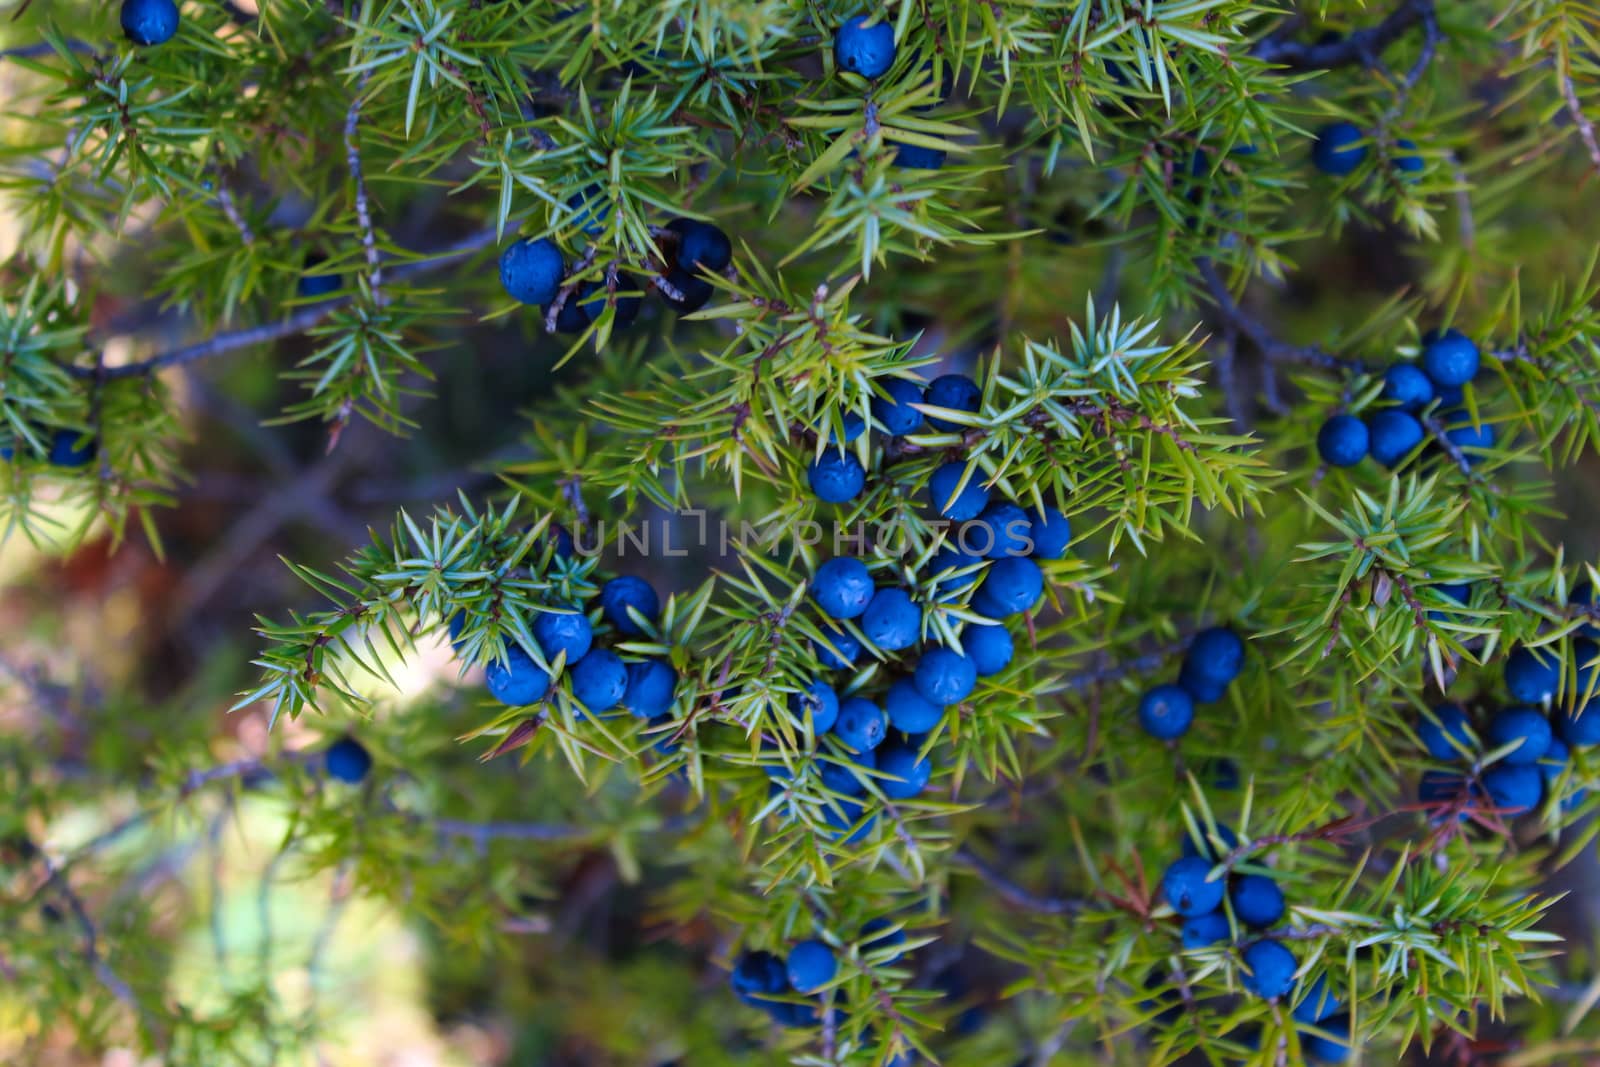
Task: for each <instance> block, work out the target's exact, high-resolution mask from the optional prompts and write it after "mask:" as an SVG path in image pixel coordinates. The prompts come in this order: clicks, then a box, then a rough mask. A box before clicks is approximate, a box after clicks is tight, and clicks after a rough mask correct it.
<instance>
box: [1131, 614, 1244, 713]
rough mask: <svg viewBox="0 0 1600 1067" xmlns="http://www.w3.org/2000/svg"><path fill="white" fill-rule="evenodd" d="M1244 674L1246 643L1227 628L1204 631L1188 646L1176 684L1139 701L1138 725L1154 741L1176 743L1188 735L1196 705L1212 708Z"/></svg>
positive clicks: (1169, 684)
mask: <svg viewBox="0 0 1600 1067" xmlns="http://www.w3.org/2000/svg"><path fill="white" fill-rule="evenodd" d="M1242 670H1244V642H1243V641H1242V640H1240V638H1239V635H1238V634H1236V633H1234V632H1233V631H1232V630H1230V629H1229V628H1228V627H1226V626H1213V627H1211V628H1210V629H1206V630H1201V631H1200V632H1199V633H1197V634H1195V635H1194V639H1193V640H1192V641H1190V642H1189V650H1188V651H1187V652H1186V653H1185V654H1184V657H1183V667H1182V668H1181V669H1180V670H1179V671H1178V681H1177V684H1171V683H1168V684H1166V685H1158V686H1156V687H1155V688H1154V689H1151V690H1149V691H1148V692H1146V693H1145V694H1144V696H1142V697H1140V698H1139V725H1140V726H1141V727H1143V728H1144V732H1145V733H1147V734H1149V735H1150V736H1151V737H1154V738H1157V739H1159V740H1162V741H1175V740H1177V739H1178V738H1180V737H1182V736H1183V735H1184V734H1186V733H1188V732H1189V726H1190V724H1191V723H1193V722H1194V709H1195V705H1196V704H1210V703H1213V702H1215V701H1218V700H1221V699H1222V694H1223V693H1225V692H1226V691H1227V689H1228V686H1229V685H1230V684H1231V683H1232V682H1233V680H1234V679H1235V678H1237V677H1239V672H1240V671H1242Z"/></svg>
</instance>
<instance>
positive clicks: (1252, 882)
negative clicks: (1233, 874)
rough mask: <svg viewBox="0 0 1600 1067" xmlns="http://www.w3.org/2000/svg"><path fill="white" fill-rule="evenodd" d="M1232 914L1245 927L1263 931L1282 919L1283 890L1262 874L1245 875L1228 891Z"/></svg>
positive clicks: (1235, 880) (1236, 879)
mask: <svg viewBox="0 0 1600 1067" xmlns="http://www.w3.org/2000/svg"><path fill="white" fill-rule="evenodd" d="M1228 901H1229V903H1231V904H1232V905H1233V914H1234V915H1235V916H1236V917H1237V918H1238V920H1239V921H1240V922H1242V923H1244V924H1245V925H1246V926H1253V927H1255V928H1256V929H1258V930H1264V929H1266V928H1267V927H1269V926H1272V925H1273V924H1275V923H1276V922H1277V921H1278V920H1279V919H1282V918H1283V912H1284V900H1283V890H1281V889H1279V888H1278V883H1277V882H1275V881H1273V880H1272V879H1271V878H1268V877H1267V876H1266V875H1264V874H1246V875H1241V876H1240V877H1238V878H1235V879H1234V880H1233V885H1232V886H1231V887H1229V889H1228Z"/></svg>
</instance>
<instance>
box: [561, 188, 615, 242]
mask: <svg viewBox="0 0 1600 1067" xmlns="http://www.w3.org/2000/svg"><path fill="white" fill-rule="evenodd" d="M567 207H569V208H571V209H572V220H573V221H574V222H575V223H577V224H578V228H579V229H581V230H582V231H583V232H584V233H586V234H588V235H589V236H590V237H598V236H600V233H601V231H602V230H604V229H605V222H606V219H607V218H609V217H610V215H611V200H610V198H609V197H607V196H606V190H605V187H604V186H603V185H601V184H600V183H599V182H592V183H590V184H589V185H586V186H584V187H583V188H582V189H579V190H578V191H577V192H575V193H573V194H572V195H571V196H569V197H567Z"/></svg>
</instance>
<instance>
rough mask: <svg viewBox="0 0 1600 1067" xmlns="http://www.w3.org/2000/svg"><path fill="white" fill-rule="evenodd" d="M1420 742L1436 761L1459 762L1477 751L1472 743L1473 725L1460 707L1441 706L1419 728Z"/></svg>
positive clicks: (1424, 719)
mask: <svg viewBox="0 0 1600 1067" xmlns="http://www.w3.org/2000/svg"><path fill="white" fill-rule="evenodd" d="M1417 738H1418V740H1420V741H1421V742H1422V747H1423V748H1425V749H1427V750H1428V755H1430V756H1432V757H1433V758H1434V759H1440V760H1456V759H1464V758H1467V757H1468V756H1470V755H1471V754H1472V752H1473V750H1474V749H1475V748H1476V747H1477V746H1476V745H1475V744H1474V742H1473V739H1472V723H1471V721H1470V720H1468V718H1467V713H1466V712H1464V711H1462V710H1461V706H1460V705H1459V704H1440V705H1439V706H1438V707H1436V708H1434V709H1433V711H1432V712H1431V713H1430V714H1429V715H1425V716H1423V719H1422V721H1421V722H1419V723H1418V724H1417Z"/></svg>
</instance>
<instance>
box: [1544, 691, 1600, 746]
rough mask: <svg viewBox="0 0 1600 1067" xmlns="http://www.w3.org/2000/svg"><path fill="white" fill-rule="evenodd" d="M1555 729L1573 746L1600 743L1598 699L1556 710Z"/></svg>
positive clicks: (1599, 704)
mask: <svg viewBox="0 0 1600 1067" xmlns="http://www.w3.org/2000/svg"><path fill="white" fill-rule="evenodd" d="M1555 731H1556V733H1557V734H1559V735H1560V736H1561V740H1563V741H1565V742H1566V743H1567V744H1569V745H1571V746H1572V747H1573V748H1583V747H1584V746H1587V745H1595V744H1600V700H1592V701H1589V702H1588V703H1586V704H1580V705H1578V706H1577V707H1576V708H1572V709H1570V710H1568V709H1562V710H1560V711H1559V712H1557V714H1556V721H1555Z"/></svg>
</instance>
